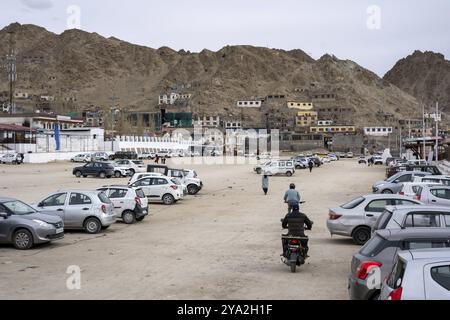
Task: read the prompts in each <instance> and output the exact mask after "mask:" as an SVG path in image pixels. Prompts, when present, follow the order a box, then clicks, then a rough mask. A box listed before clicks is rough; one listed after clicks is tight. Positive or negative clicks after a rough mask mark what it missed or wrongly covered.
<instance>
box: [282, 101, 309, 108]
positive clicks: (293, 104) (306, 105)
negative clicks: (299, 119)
mask: <svg viewBox="0 0 450 320" xmlns="http://www.w3.org/2000/svg"><path fill="white" fill-rule="evenodd" d="M287 106H288V108H289V109H299V110H312V109H314V104H313V103H312V102H298V101H288V102H287Z"/></svg>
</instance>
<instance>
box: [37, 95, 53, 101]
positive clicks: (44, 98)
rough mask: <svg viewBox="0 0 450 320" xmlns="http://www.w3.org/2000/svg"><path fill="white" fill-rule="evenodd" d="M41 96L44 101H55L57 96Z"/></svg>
mask: <svg viewBox="0 0 450 320" xmlns="http://www.w3.org/2000/svg"><path fill="white" fill-rule="evenodd" d="M40 98H41V100H42V101H47V102H52V101H55V97H54V96H41V97H40Z"/></svg>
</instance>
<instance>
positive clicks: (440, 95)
mask: <svg viewBox="0 0 450 320" xmlns="http://www.w3.org/2000/svg"><path fill="white" fill-rule="evenodd" d="M384 79H385V80H386V81H389V82H391V83H392V84H394V85H396V86H397V87H399V88H400V89H402V90H403V91H405V92H408V93H409V94H411V95H413V96H415V97H416V98H417V99H418V100H419V101H423V102H424V103H425V104H427V105H434V103H435V101H436V99H439V101H440V104H441V106H442V107H443V108H445V109H444V110H445V111H446V112H449V111H450V61H449V60H445V57H444V56H443V55H442V54H439V53H434V52H429V51H427V52H421V51H415V52H414V53H413V54H412V55H410V56H408V57H406V58H404V59H402V60H400V61H398V62H397V64H396V65H395V66H394V67H393V68H392V70H390V71H389V72H388V73H387V74H386V75H385V76H384ZM446 120H447V121H448V120H450V119H446Z"/></svg>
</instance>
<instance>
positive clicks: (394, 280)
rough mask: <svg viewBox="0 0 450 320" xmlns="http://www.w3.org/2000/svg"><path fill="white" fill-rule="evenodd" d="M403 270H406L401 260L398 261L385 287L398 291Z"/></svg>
mask: <svg viewBox="0 0 450 320" xmlns="http://www.w3.org/2000/svg"><path fill="white" fill-rule="evenodd" d="M405 269H406V265H405V263H404V262H403V261H402V260H401V259H398V260H397V263H396V264H395V266H394V268H393V270H392V273H391V275H390V276H389V278H388V281H387V285H388V286H389V287H390V288H392V289H398V288H400V287H401V286H402V282H403V275H404V274H405Z"/></svg>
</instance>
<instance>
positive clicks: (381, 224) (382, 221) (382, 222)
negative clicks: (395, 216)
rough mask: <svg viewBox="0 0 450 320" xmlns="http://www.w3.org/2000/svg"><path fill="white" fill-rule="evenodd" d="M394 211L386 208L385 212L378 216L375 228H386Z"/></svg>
mask: <svg viewBox="0 0 450 320" xmlns="http://www.w3.org/2000/svg"><path fill="white" fill-rule="evenodd" d="M391 217H392V212H390V211H388V210H384V212H383V214H382V215H381V216H380V217H379V218H378V220H377V222H376V223H375V225H374V226H373V230H382V229H384V228H386V226H387V224H388V222H389V220H391Z"/></svg>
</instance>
